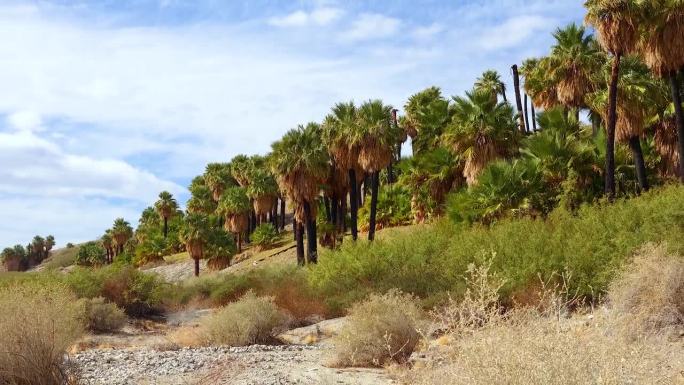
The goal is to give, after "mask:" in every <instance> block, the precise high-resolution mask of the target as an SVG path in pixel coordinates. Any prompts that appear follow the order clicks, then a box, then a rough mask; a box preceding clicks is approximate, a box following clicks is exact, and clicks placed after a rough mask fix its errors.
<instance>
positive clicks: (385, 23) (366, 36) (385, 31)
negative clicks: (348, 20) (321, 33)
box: [341, 13, 401, 42]
mask: <svg viewBox="0 0 684 385" xmlns="http://www.w3.org/2000/svg"><path fill="white" fill-rule="evenodd" d="M400 26H401V21H400V20H399V19H396V18H394V17H389V16H385V15H381V14H377V13H364V14H362V15H359V16H358V18H357V19H356V20H354V22H353V23H352V25H351V28H350V29H349V30H347V31H346V32H344V33H343V34H342V36H341V37H342V40H343V41H350V42H358V41H363V40H375V39H382V38H386V37H390V36H392V35H394V34H395V33H397V32H398V31H399V27H400Z"/></svg>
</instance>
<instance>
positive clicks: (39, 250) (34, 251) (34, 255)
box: [29, 235, 45, 265]
mask: <svg viewBox="0 0 684 385" xmlns="http://www.w3.org/2000/svg"><path fill="white" fill-rule="evenodd" d="M44 255H45V239H44V238H43V237H41V236H39V235H36V236H35V237H33V240H32V241H31V255H30V256H29V257H30V260H29V264H30V265H37V264H39V263H40V262H41V261H42V260H43V256H44Z"/></svg>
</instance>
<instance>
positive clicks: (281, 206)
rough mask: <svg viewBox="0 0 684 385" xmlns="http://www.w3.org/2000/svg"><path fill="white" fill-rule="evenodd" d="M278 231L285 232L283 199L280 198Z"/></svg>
mask: <svg viewBox="0 0 684 385" xmlns="http://www.w3.org/2000/svg"><path fill="white" fill-rule="evenodd" d="M280 230H281V231H282V230H285V199H283V198H280Z"/></svg>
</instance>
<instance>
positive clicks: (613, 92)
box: [605, 54, 621, 200]
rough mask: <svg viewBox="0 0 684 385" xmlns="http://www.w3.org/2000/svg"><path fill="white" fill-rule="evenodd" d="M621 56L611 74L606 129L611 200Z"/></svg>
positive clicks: (610, 196) (618, 57) (610, 198)
mask: <svg viewBox="0 0 684 385" xmlns="http://www.w3.org/2000/svg"><path fill="white" fill-rule="evenodd" d="M620 59H621V55H620V54H616V55H615V57H614V58H613V68H612V72H611V74H610V86H609V88H608V126H607V127H606V170H605V178H606V179H605V193H606V195H607V196H608V199H609V200H613V199H614V198H615V125H616V124H617V92H618V80H619V79H620Z"/></svg>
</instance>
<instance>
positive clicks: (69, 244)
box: [66, 242, 74, 249]
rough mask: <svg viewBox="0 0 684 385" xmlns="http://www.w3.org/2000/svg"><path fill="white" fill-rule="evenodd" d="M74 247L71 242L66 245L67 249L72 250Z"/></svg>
mask: <svg viewBox="0 0 684 385" xmlns="http://www.w3.org/2000/svg"><path fill="white" fill-rule="evenodd" d="M73 247H74V244H73V243H71V242H69V243H67V244H66V248H67V249H71V248H73Z"/></svg>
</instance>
